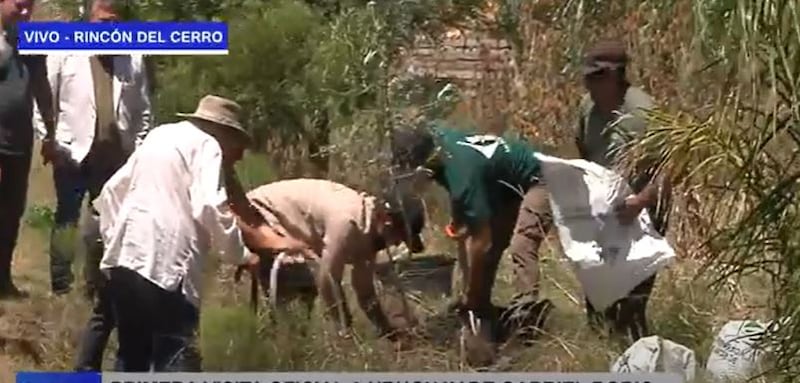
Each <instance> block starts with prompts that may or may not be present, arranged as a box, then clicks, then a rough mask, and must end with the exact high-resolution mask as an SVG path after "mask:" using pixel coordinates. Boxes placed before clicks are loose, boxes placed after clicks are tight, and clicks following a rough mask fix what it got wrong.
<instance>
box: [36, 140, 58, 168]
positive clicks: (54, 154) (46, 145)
mask: <svg viewBox="0 0 800 383" xmlns="http://www.w3.org/2000/svg"><path fill="white" fill-rule="evenodd" d="M40 153H41V155H42V158H43V159H44V164H45V165H47V164H48V163H52V164H53V165H57V164H59V163H60V162H61V153H59V152H58V146H57V145H56V142H55V140H53V139H52V138H45V139H44V140H43V141H42V150H41V152H40Z"/></svg>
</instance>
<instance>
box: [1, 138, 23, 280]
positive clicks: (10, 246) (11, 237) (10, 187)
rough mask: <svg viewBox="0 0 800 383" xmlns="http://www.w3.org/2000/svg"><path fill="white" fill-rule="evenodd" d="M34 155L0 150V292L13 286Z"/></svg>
mask: <svg viewBox="0 0 800 383" xmlns="http://www.w3.org/2000/svg"><path fill="white" fill-rule="evenodd" d="M30 168H31V156H30V154H28V155H22V156H16V155H5V154H0V196H2V198H0V294H2V293H3V292H5V291H8V290H11V289H12V286H13V283H12V281H11V258H12V256H13V254H14V248H15V247H16V246H17V236H18V235H19V226H20V220H21V219H22V216H23V214H24V213H25V203H26V196H27V193H28V173H29V171H30Z"/></svg>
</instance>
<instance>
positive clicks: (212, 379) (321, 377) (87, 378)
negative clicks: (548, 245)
mask: <svg viewBox="0 0 800 383" xmlns="http://www.w3.org/2000/svg"><path fill="white" fill-rule="evenodd" d="M17 383H683V379H682V378H681V377H680V376H679V375H676V374H665V373H649V374H633V373H628V374H615V373H533V372H532V373H528V372H509V373H491V372H489V373H459V372H456V373H414V372H411V373H409V372H383V373H379V372H375V373H373V372H366V373H339V372H265V373H250V372H231V373H217V372H205V373H112V372H105V373H102V374H100V373H69V372H68V373H48V372H19V373H17Z"/></svg>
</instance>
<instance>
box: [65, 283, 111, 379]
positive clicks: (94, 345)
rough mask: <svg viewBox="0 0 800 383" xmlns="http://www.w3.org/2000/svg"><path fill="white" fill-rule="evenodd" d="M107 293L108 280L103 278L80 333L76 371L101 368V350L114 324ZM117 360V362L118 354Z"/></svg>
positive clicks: (109, 298) (108, 292)
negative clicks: (90, 311) (87, 320)
mask: <svg viewBox="0 0 800 383" xmlns="http://www.w3.org/2000/svg"><path fill="white" fill-rule="evenodd" d="M109 295H110V290H109V288H108V281H107V280H105V281H104V282H103V283H101V284H100V285H99V286H98V288H97V290H96V293H95V296H94V306H93V307H92V315H91V317H89V322H88V323H87V324H86V327H85V328H84V329H83V333H82V335H81V341H80V342H81V343H80V346H79V348H78V356H77V360H76V361H75V370H76V371H100V370H101V368H102V365H103V352H104V351H105V349H106V346H107V345H108V338H109V336H110V335H111V331H112V330H114V325H115V320H114V319H115V318H114V310H113V307H112V306H111V297H110V296H109ZM117 361H118V362H119V355H117ZM115 369H116V370H119V369H120V367H119V366H117V368H115Z"/></svg>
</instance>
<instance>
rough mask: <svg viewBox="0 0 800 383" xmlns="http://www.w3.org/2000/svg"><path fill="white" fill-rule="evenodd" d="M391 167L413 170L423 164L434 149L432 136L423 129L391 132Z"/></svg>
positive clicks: (413, 128) (406, 128)
mask: <svg viewBox="0 0 800 383" xmlns="http://www.w3.org/2000/svg"><path fill="white" fill-rule="evenodd" d="M391 145H392V165H394V166H396V167H399V168H401V169H404V170H407V169H415V168H416V167H417V166H421V165H423V164H425V162H426V161H427V160H428V158H429V157H430V156H431V154H432V153H433V152H434V150H435V149H436V143H435V142H434V137H433V134H431V132H430V131H428V129H425V128H423V127H402V128H396V129H393V130H392V136H391Z"/></svg>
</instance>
